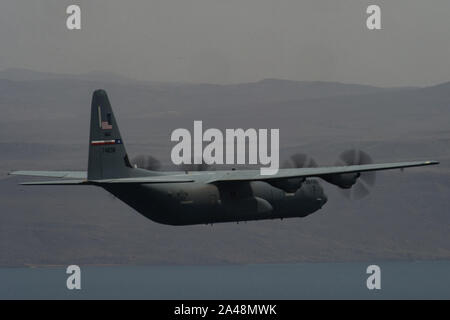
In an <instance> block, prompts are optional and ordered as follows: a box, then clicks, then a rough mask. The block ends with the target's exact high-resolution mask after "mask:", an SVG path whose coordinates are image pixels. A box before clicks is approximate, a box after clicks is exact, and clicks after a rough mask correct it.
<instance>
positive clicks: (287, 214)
mask: <svg viewBox="0 0 450 320" xmlns="http://www.w3.org/2000/svg"><path fill="white" fill-rule="evenodd" d="M341 159H342V160H343V163H342V164H340V165H338V166H331V167H316V166H315V165H311V164H315V163H314V162H311V163H310V165H306V167H302V166H304V162H305V159H304V157H297V159H294V160H297V161H296V162H297V167H296V168H284V169H279V170H278V173H277V174H274V175H261V174H260V170H217V171H184V172H180V171H174V172H162V171H155V170H145V169H142V168H137V167H136V166H133V165H132V164H131V162H130V160H129V158H128V155H127V153H126V151H125V145H124V142H123V140H122V137H121V135H120V132H119V127H118V125H117V121H116V119H115V117H114V114H113V111H112V109H111V105H110V103H109V99H108V96H107V94H106V92H105V91H104V90H96V91H95V92H94V93H93V97H92V105H91V124H90V143H89V159H88V168H87V171H14V172H11V173H10V174H11V175H28V176H38V177H52V178H62V179H59V180H55V181H34V182H24V183H21V184H22V185H58V186H63V185H80V186H83V185H93V186H99V187H102V188H104V189H105V190H107V191H108V192H110V193H111V194H113V195H114V196H115V197H117V198H119V199H120V200H122V201H123V202H125V203H126V204H127V205H129V206H131V207H132V208H134V209H135V210H136V211H138V212H139V213H141V214H142V215H144V216H145V217H147V218H149V219H151V220H153V221H155V222H158V223H162V224H168V225H194V224H213V223H219V222H239V221H249V220H262V219H283V218H293V217H305V216H307V215H309V214H311V213H313V212H315V211H317V210H319V209H321V208H322V206H323V205H324V204H325V203H326V202H327V196H326V195H325V193H324V190H323V188H322V187H321V185H320V184H319V180H324V181H326V182H327V183H330V184H333V185H335V186H337V187H339V188H342V189H350V188H352V187H353V186H355V185H356V187H358V188H359V189H360V190H361V192H362V193H363V194H365V193H367V190H366V187H364V185H363V184H358V181H359V180H362V179H365V182H366V184H367V185H371V184H373V182H374V179H373V173H374V172H375V171H377V170H389V169H403V168H409V167H419V166H428V165H435V164H438V162H437V161H414V162H398V163H382V164H372V163H370V162H371V161H370V158H369V157H368V155H367V154H365V153H364V152H361V151H359V150H351V151H347V152H345V153H344V154H343V155H342V156H341ZM294 162H295V161H294ZM298 162H302V163H303V164H298Z"/></svg>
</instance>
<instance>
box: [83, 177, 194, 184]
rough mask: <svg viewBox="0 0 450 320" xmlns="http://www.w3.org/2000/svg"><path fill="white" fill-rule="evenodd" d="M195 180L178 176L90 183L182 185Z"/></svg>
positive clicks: (94, 181)
mask: <svg viewBox="0 0 450 320" xmlns="http://www.w3.org/2000/svg"><path fill="white" fill-rule="evenodd" d="M194 181H195V180H194V179H192V177H191V178H189V177H182V176H181V177H180V176H151V177H136V178H118V179H103V180H92V181H91V182H92V183H99V184H102V183H105V184H110V183H112V184H119V183H136V184H146V183H152V184H153V183H184V182H194Z"/></svg>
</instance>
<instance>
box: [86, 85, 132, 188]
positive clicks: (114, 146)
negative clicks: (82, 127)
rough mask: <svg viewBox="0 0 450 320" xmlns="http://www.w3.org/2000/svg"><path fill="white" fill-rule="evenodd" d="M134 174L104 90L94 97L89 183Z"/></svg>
mask: <svg viewBox="0 0 450 320" xmlns="http://www.w3.org/2000/svg"><path fill="white" fill-rule="evenodd" d="M132 170H133V168H132V165H131V163H130V161H129V159H128V155H127V152H126V150H125V145H124V143H123V140H122V136H121V135H120V131H119V126H118V125H117V121H116V119H115V117H114V113H113V111H112V108H111V104H110V103H109V99H108V95H107V94H106V91H105V90H96V91H94V93H93V95H92V105H91V125H90V136H89V161H88V171H87V178H88V180H101V179H113V178H125V177H130V173H131V171H132Z"/></svg>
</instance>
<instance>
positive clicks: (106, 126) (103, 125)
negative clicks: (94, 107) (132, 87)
mask: <svg viewBox="0 0 450 320" xmlns="http://www.w3.org/2000/svg"><path fill="white" fill-rule="evenodd" d="M106 120H107V121H102V110H101V108H100V106H98V123H99V127H100V129H102V130H111V129H112V124H111V122H112V121H111V113H108V114H107V115H106Z"/></svg>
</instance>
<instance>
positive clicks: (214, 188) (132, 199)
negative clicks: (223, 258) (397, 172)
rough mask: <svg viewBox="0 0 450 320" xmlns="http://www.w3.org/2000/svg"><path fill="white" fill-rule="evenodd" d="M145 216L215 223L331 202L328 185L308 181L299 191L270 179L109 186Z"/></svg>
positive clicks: (278, 215) (290, 213)
mask: <svg viewBox="0 0 450 320" xmlns="http://www.w3.org/2000/svg"><path fill="white" fill-rule="evenodd" d="M103 188H105V189H106V190H107V191H109V192H110V193H112V194H113V195H114V196H116V197H117V198H119V199H121V200H122V201H123V202H125V203H126V204H128V205H129V206H131V207H133V208H134V209H135V210H136V211H138V212H139V213H141V214H142V215H144V216H145V217H147V218H149V219H151V220H153V221H155V222H159V223H162V224H168V225H193V224H213V223H219V222H233V221H236V222H237V221H248V220H262V219H282V218H292V217H305V216H307V215H309V214H311V213H313V212H315V211H317V210H319V209H320V208H322V206H323V205H324V204H325V203H326V201H327V197H326V196H325V194H324V192H323V189H322V187H321V186H320V184H319V183H318V182H317V181H316V180H314V179H308V180H306V181H305V182H304V183H303V184H302V186H301V187H300V188H299V189H298V190H297V191H296V192H295V193H286V192H284V191H283V190H281V189H278V188H275V187H273V186H271V185H269V184H268V183H265V182H260V181H254V182H248V183H242V182H240V183H221V184H218V185H216V184H207V183H204V182H202V181H197V182H192V183H171V184H147V185H146V184H136V185H135V184H132V185H127V186H124V185H120V186H114V185H108V186H103Z"/></svg>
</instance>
